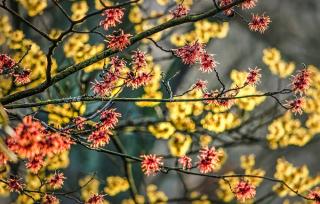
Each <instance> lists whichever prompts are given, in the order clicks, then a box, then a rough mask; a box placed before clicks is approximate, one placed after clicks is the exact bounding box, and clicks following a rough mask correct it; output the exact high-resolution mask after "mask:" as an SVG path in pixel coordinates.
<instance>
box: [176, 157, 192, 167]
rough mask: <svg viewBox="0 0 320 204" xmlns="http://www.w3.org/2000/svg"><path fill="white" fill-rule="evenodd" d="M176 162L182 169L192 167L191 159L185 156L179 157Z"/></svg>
mask: <svg viewBox="0 0 320 204" xmlns="http://www.w3.org/2000/svg"><path fill="white" fill-rule="evenodd" d="M178 162H179V164H181V165H182V168H183V169H191V167H192V159H191V158H190V157H188V156H186V155H184V156H182V157H180V158H179V160H178Z"/></svg>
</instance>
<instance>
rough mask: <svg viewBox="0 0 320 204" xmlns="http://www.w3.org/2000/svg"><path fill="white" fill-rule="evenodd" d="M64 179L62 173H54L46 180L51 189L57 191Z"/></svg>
mask: <svg viewBox="0 0 320 204" xmlns="http://www.w3.org/2000/svg"><path fill="white" fill-rule="evenodd" d="M65 179H66V177H64V175H63V173H55V174H54V175H52V176H51V177H50V178H49V179H48V184H49V186H50V187H51V188H53V189H58V188H61V187H62V185H63V182H64V180H65Z"/></svg>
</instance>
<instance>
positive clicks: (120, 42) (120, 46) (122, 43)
mask: <svg viewBox="0 0 320 204" xmlns="http://www.w3.org/2000/svg"><path fill="white" fill-rule="evenodd" d="M131 36H132V35H131V34H125V33H124V31H123V30H121V29H120V30H119V31H115V32H113V34H112V35H107V36H106V38H107V42H108V48H110V49H111V50H114V51H115V50H119V51H122V50H124V49H125V48H127V47H128V46H129V45H130V44H131V42H130V37H131Z"/></svg>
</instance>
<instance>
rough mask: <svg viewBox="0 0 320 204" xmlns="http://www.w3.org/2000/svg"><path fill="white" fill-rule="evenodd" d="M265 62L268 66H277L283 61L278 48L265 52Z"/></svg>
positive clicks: (263, 58) (265, 50)
mask: <svg viewBox="0 0 320 204" xmlns="http://www.w3.org/2000/svg"><path fill="white" fill-rule="evenodd" d="M262 60H263V62H264V63H265V64H266V65H269V66H270V65H272V64H276V63H278V62H279V61H280V60H281V53H280V51H279V50H277V49H276V48H268V49H264V50H263V57H262Z"/></svg>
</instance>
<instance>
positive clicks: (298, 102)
mask: <svg viewBox="0 0 320 204" xmlns="http://www.w3.org/2000/svg"><path fill="white" fill-rule="evenodd" d="M304 103H305V102H304V98H302V97H301V98H296V99H293V100H290V101H287V103H286V106H287V107H288V108H289V109H290V110H291V111H292V112H293V113H294V114H297V113H298V114H300V115H301V114H302V112H303V110H302V107H303V105H304Z"/></svg>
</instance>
